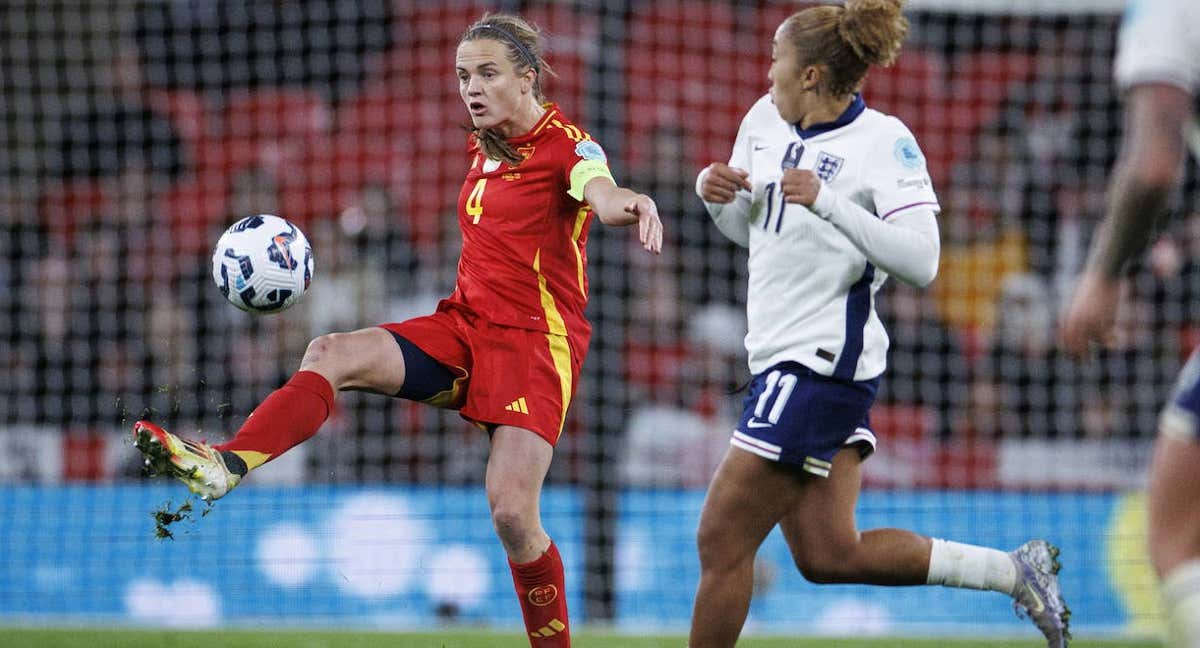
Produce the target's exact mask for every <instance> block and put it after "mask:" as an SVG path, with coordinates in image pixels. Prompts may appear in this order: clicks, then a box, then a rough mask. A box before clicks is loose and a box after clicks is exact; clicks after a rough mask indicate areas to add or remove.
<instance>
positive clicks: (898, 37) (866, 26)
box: [837, 0, 908, 66]
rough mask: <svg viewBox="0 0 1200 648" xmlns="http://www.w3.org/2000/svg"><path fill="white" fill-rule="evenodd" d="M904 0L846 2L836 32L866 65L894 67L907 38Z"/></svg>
mask: <svg viewBox="0 0 1200 648" xmlns="http://www.w3.org/2000/svg"><path fill="white" fill-rule="evenodd" d="M901 5H903V0H847V1H846V6H845V8H844V9H843V10H842V12H841V16H840V17H839V19H838V25H837V32H838V35H839V36H841V38H842V40H844V41H845V42H846V44H847V45H849V46H850V49H851V50H853V51H854V54H855V55H856V56H858V58H859V59H860V60H861V61H862V62H863V63H866V64H867V65H882V66H887V65H891V64H892V63H893V62H894V61H895V60H896V57H897V56H899V55H900V47H901V45H903V44H904V37H905V36H907V35H908V19H906V18H905V17H904V14H903V13H901V12H900V8H901Z"/></svg>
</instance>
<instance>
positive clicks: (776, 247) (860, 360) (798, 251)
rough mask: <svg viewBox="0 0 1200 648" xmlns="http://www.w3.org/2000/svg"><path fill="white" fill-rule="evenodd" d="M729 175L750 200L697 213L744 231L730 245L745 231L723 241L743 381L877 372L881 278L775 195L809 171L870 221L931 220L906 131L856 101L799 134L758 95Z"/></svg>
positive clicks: (880, 366) (925, 176)
mask: <svg viewBox="0 0 1200 648" xmlns="http://www.w3.org/2000/svg"><path fill="white" fill-rule="evenodd" d="M729 165H730V166H732V167H737V168H742V169H746V170H747V171H749V172H750V177H749V180H750V182H751V184H752V185H753V187H754V190H753V193H752V194H750V193H748V192H746V191H744V190H743V191H739V192H738V196H737V197H736V198H735V200H734V202H732V203H730V204H728V205H715V204H709V205H708V207H709V211H710V213H712V214H713V216H714V219H715V220H718V224H720V222H719V219H725V218H727V217H732V218H733V219H737V220H738V221H739V222H742V221H744V222H745V223H746V224H747V225H748V236H747V237H746V240H738V239H739V238H741V236H742V235H743V233H745V232H746V230H744V229H743V230H736V231H735V234H730V232H729V231H726V230H727V228H726V227H722V231H726V234H727V235H730V236H731V237H732V238H735V240H738V242H740V243H742V244H743V245H748V247H749V248H750V259H749V267H750V286H749V294H748V299H747V317H748V329H747V330H748V334H747V335H746V349H747V351H748V352H749V360H750V371H751V372H752V373H755V374H758V373H761V372H763V371H765V370H766V369H768V368H770V367H771V366H772V365H775V364H777V363H779V362H783V361H788V360H790V361H794V362H799V363H801V364H803V365H805V366H807V367H808V368H809V369H811V370H813V371H815V372H817V373H820V374H822V375H827V376H834V377H836V378H840V379H844V380H867V379H870V378H874V377H876V376H879V375H880V374H882V373H883V371H884V368H885V366H886V363H887V360H886V356H887V348H888V337H887V332H886V331H885V330H884V328H883V324H882V323H881V322H880V321H879V317H878V315H876V313H875V304H874V301H875V293H876V291H877V290H878V289H879V287H880V286H881V285H883V282H884V281H885V280H886V279H887V274H886V273H884V272H883V271H882V270H880V269H879V268H876V267H875V266H874V265H873V264H871V263H870V262H869V261H868V259H867V257H866V256H865V255H864V254H863V253H862V252H861V251H860V250H859V248H857V247H856V246H855V245H854V244H853V243H852V242H851V241H850V240H849V239H848V238H847V236H846V235H845V234H844V233H843V232H842V231H840V230H839V229H838V228H837V227H835V226H834V225H833V224H832V223H830V222H828V221H827V220H824V219H823V218H822V217H820V216H818V215H817V214H815V213H814V212H813V211H811V210H810V209H809V208H806V207H804V206H802V205H798V204H788V203H784V202H783V201H782V200H781V199H780V192H779V188H778V187H779V181H780V179H781V178H782V176H783V169H784V168H799V169H812V170H813V171H814V172H815V173H816V174H817V175H818V176H820V178H821V179H822V180H823V181H824V183H825V184H824V187H828V188H830V189H832V190H833V192H835V195H840V196H842V197H844V198H846V199H848V200H849V201H851V202H852V203H854V205H857V206H858V207H861V208H863V209H865V210H866V211H867V212H870V214H873V215H874V216H875V217H877V218H880V219H885V220H886V219H888V218H890V217H893V216H894V215H897V214H902V213H903V212H905V211H907V210H912V209H924V210H927V211H931V212H933V213H936V212H937V211H938V210H939V209H940V208H939V206H938V200H937V196H936V195H935V194H934V191H933V183H932V181H931V180H930V178H929V173H928V171H927V170H926V168H925V158H924V155H922V153H921V150H920V148H919V147H918V146H917V143H916V140H915V139H914V138H913V136H912V133H911V132H910V131H909V130H908V128H907V127H905V126H904V124H903V123H901V122H900V120H898V119H896V118H895V117H891V116H889V115H885V114H883V113H880V112H878V111H875V110H871V109H869V108H867V107H866V105H865V104H864V103H863V101H862V99H861V97H856V98H855V100H854V103H852V104H851V106H850V108H849V109H847V110H846V112H845V113H843V114H842V116H841V117H840V118H839V119H838V120H836V121H834V122H832V123H829V124H821V125H817V126H815V127H813V128H810V129H807V130H799V129H797V128H795V127H794V126H793V125H791V124H788V123H787V122H785V121H784V120H783V118H782V117H780V116H779V112H778V111H777V110H776V108H775V105H774V103H773V102H772V101H771V98H770V96H769V95H768V96H764V97H762V98H761V99H759V100H758V102H757V103H755V104H754V106H753V107H752V108H751V109H750V111H749V112H748V113H747V114H746V116H745V118H744V119H743V120H742V125H741V128H740V129H739V131H738V136H737V141H736V142H735V144H734V149H733V155H732V157H731V159H730V162H729ZM822 191H825V189H824V188H822ZM820 201H821V197H820V196H818V202H820ZM815 208H816V205H814V209H815ZM718 212H726V213H723V214H720V215H719V216H718ZM728 212H732V214H730V213H728ZM743 227H744V226H743ZM935 238H936V237H935ZM934 254H935V255H936V249H935V251H934ZM934 262H935V263H936V260H934Z"/></svg>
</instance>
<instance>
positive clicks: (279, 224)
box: [213, 214, 313, 313]
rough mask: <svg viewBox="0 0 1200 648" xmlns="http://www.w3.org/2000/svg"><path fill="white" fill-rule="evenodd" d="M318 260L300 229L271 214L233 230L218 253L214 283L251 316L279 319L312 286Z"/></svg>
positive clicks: (241, 223)
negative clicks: (264, 315) (260, 315)
mask: <svg viewBox="0 0 1200 648" xmlns="http://www.w3.org/2000/svg"><path fill="white" fill-rule="evenodd" d="M312 274H313V254H312V248H311V247H309V245H308V239H307V238H305V237H304V233H303V232H301V231H300V228H298V227H296V226H295V225H294V224H292V223H290V222H288V221H287V220H286V219H283V218H280V217H278V216H271V215H268V214H260V215H258V216H248V217H246V218H243V219H242V220H240V221H238V222H236V223H234V224H233V225H230V226H229V229H227V230H225V233H224V234H222V235H221V238H220V239H219V240H218V241H217V247H216V249H214V250H213V281H215V282H217V288H220V289H221V294H222V295H225V298H226V299H228V300H229V302H230V303H231V304H233V305H234V306H237V307H238V308H240V309H242V310H244V311H246V312H248V313H278V312H279V311H281V310H283V309H285V308H287V307H289V306H291V305H292V304H295V303H296V301H297V300H299V299H300V296H301V295H303V294H304V291H305V290H306V289H308V283H309V282H310V281H312Z"/></svg>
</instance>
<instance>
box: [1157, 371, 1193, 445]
mask: <svg viewBox="0 0 1200 648" xmlns="http://www.w3.org/2000/svg"><path fill="white" fill-rule="evenodd" d="M1198 426H1200V349H1196V350H1195V351H1192V356H1191V357H1190V358H1188V361H1187V364H1185V365H1183V369H1181V370H1180V371H1179V379H1178V380H1177V381H1176V382H1175V389H1174V390H1173V391H1172V392H1171V400H1169V401H1167V406H1166V407H1165V408H1163V412H1162V416H1160V417H1159V420H1158V430H1159V432H1160V433H1161V434H1164V435H1166V436H1170V437H1175V438H1177V439H1186V440H1190V441H1200V434H1198V433H1197V427H1198Z"/></svg>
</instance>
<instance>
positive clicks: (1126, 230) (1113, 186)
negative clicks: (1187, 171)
mask: <svg viewBox="0 0 1200 648" xmlns="http://www.w3.org/2000/svg"><path fill="white" fill-rule="evenodd" d="M1191 115H1192V98H1191V96H1189V95H1188V94H1187V93H1186V92H1184V91H1183V89H1182V88H1178V87H1175V86H1171V85H1165V84H1150V85H1141V86H1136V87H1134V88H1133V89H1132V90H1131V91H1130V93H1129V98H1128V108H1127V110H1126V119H1125V136H1124V139H1123V141H1122V143H1121V161H1120V163H1118V165H1117V168H1116V172H1115V174H1114V175H1113V178H1112V181H1111V182H1110V184H1109V189H1108V210H1107V212H1106V213H1105V216H1104V222H1103V223H1102V224H1101V226H1100V229H1099V230H1098V231H1097V233H1096V240H1095V241H1094V242H1093V244H1092V251H1091V254H1090V256H1089V258H1088V268H1087V269H1088V272H1099V273H1101V274H1103V275H1104V276H1105V277H1107V278H1109V279H1116V278H1118V277H1120V275H1121V273H1122V272H1123V271H1124V269H1125V266H1126V265H1127V264H1128V263H1129V261H1130V260H1131V259H1133V258H1134V257H1137V256H1138V255H1140V254H1141V253H1142V251H1144V250H1145V249H1146V245H1147V244H1148V242H1149V238H1150V234H1151V233H1152V232H1153V230H1154V226H1155V225H1156V224H1157V222H1158V221H1159V219H1160V218H1162V216H1163V215H1164V213H1165V212H1166V205H1167V198H1168V197H1169V196H1170V193H1171V190H1172V189H1173V188H1174V187H1175V185H1176V184H1177V183H1178V182H1179V177H1180V172H1181V168H1182V163H1183V158H1184V155H1185V151H1186V149H1185V147H1184V139H1183V138H1184V129H1185V128H1186V126H1187V124H1188V121H1189V120H1190V119H1191Z"/></svg>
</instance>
